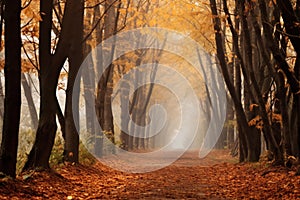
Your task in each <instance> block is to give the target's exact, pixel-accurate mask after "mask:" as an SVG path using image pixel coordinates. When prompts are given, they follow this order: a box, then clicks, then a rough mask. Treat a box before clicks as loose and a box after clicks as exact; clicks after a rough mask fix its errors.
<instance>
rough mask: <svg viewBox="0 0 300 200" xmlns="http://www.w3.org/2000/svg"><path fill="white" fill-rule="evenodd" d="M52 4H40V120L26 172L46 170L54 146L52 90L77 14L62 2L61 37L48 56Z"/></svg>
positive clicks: (54, 90) (45, 2)
mask: <svg viewBox="0 0 300 200" xmlns="http://www.w3.org/2000/svg"><path fill="white" fill-rule="evenodd" d="M52 3H53V2H52V0H47V1H46V0H45V1H41V2H40V7H41V9H40V10H41V12H42V13H44V14H43V15H42V21H41V22H40V39H39V41H40V48H39V50H40V53H39V60H40V95H41V97H40V98H41V99H40V103H41V105H40V118H39V125H38V130H37V133H36V138H35V142H34V144H33V147H32V149H31V151H30V153H29V156H28V160H27V162H26V163H25V166H24V168H23V170H28V169H30V168H49V158H50V155H51V150H52V147H53V145H54V139H55V134H56V130H57V124H56V114H57V113H58V111H59V109H58V103H57V98H56V88H57V83H58V78H59V74H60V71H61V68H62V67H63V65H64V63H65V61H66V59H67V56H68V54H69V53H70V47H71V46H72V45H71V42H72V37H70V36H72V34H71V33H70V30H74V29H73V28H72V26H74V23H73V16H74V15H76V14H75V13H76V12H78V10H75V9H73V7H72V6H74V4H75V5H76V3H74V2H73V0H68V1H67V2H66V6H65V10H64V17H63V21H62V28H61V34H60V37H59V41H58V43H57V47H56V49H55V53H54V54H53V55H51V52H50V51H51V27H52Z"/></svg>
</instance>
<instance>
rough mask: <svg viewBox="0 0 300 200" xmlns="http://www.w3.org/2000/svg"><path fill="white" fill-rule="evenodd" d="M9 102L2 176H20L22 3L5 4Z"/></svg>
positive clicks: (0, 166)
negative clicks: (18, 165)
mask: <svg viewBox="0 0 300 200" xmlns="http://www.w3.org/2000/svg"><path fill="white" fill-rule="evenodd" d="M4 6H5V9H4V21H5V25H4V26H5V33H4V34H5V36H4V37H5V67H4V72H5V102H4V119H3V129H2V142H1V149H0V172H2V173H4V174H5V175H9V176H11V177H15V176H16V162H17V149H18V135H19V124H20V109H21V30H20V29H21V28H20V25H21V24H20V13H21V1H19V0H16V1H9V0H7V1H4Z"/></svg>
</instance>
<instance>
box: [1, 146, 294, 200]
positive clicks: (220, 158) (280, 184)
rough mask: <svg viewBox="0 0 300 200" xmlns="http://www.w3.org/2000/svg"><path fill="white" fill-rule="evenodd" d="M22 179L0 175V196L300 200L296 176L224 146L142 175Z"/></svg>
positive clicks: (97, 170)
mask: <svg viewBox="0 0 300 200" xmlns="http://www.w3.org/2000/svg"><path fill="white" fill-rule="evenodd" d="M56 171H57V173H54V172H50V173H49V172H34V174H32V175H31V176H30V177H29V178H27V179H26V180H22V179H21V178H18V179H17V180H9V179H5V180H0V199H251V198H252V199H297V198H298V197H299V199H300V178H299V177H297V176H295V175H294V174H295V173H294V172H293V171H287V170H286V169H284V168H280V167H278V168H277V167H276V168H274V167H272V168H271V167H268V165H267V164H266V163H263V164H262V163H258V164H237V161H236V159H234V158H232V157H230V155H229V152H228V151H220V150H214V151H212V152H211V153H210V154H209V155H208V156H207V157H206V158H204V159H199V158H198V157H197V152H189V153H186V154H185V155H184V156H182V157H181V158H180V159H179V160H178V161H176V162H175V163H173V164H172V165H170V166H168V167H165V168H163V169H160V170H158V171H154V172H149V173H144V174H130V173H123V172H118V171H115V170H112V169H110V168H108V167H106V166H104V165H103V164H101V163H96V164H95V165H93V166H82V165H79V166H61V167H59V168H57V169H56Z"/></svg>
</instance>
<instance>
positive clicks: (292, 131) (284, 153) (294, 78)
mask: <svg viewBox="0 0 300 200" xmlns="http://www.w3.org/2000/svg"><path fill="white" fill-rule="evenodd" d="M229 5H230V6H229ZM299 6H300V5H299V2H297V3H295V5H294V6H293V5H292V2H291V1H284V2H283V1H276V2H275V1H272V2H269V1H268V2H267V1H265V0H259V1H226V0H222V1H219V2H218V3H217V2H216V1H215V0H210V7H211V11H212V15H213V22H214V29H215V41H216V47H217V57H218V60H219V63H220V66H221V70H222V73H223V76H224V79H225V82H226V85H227V88H228V91H229V93H230V96H231V98H232V101H233V103H234V107H235V112H236V116H237V122H238V131H239V146H240V152H239V153H240V161H257V160H258V159H259V156H260V148H261V144H262V142H263V141H261V140H260V135H261V134H262V135H263V138H264V141H265V143H266V146H267V149H268V150H269V151H270V152H271V154H272V155H273V156H274V159H275V163H277V164H282V163H283V161H284V159H286V158H287V157H288V156H291V155H292V156H296V157H298V156H299V153H300V151H299V138H300V137H299V107H298V106H299V93H300V92H299V91H300V87H299V86H300V84H299V81H300V76H299V55H300V51H299V47H300V46H299V45H300V43H299V42H300V39H299V37H298V35H299V34H298V33H299V31H300V29H299V26H298V25H297V24H298V23H299V18H298V17H299V16H298V12H297V9H298V8H299ZM281 18H282V19H283V23H282V21H281ZM225 41H230V42H231V43H232V46H231V47H230V45H228V42H227V43H226V42H225ZM241 80H243V84H242V85H241ZM241 92H242V93H241ZM241 94H242V96H241Z"/></svg>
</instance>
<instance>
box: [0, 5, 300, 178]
mask: <svg viewBox="0 0 300 200" xmlns="http://www.w3.org/2000/svg"><path fill="white" fill-rule="evenodd" d="M0 3H1V4H0V12H1V13H0V14H1V19H0V23H1V25H0V27H1V29H0V30H1V31H0V32H1V35H2V39H1V40H0V41H1V43H0V47H1V49H2V51H3V52H4V59H3V60H1V65H2V66H1V67H2V68H3V69H4V79H5V81H4V82H5V83H4V86H5V88H4V90H3V89H2V88H1V90H0V92H2V93H4V98H2V96H1V100H3V102H4V109H2V108H1V109H2V110H0V111H1V112H0V114H1V117H2V119H3V128H2V139H1V147H0V172H1V173H2V174H5V175H8V176H11V177H15V176H16V162H17V152H18V143H19V141H18V138H19V125H20V113H21V104H22V103H21V86H22V87H23V91H24V95H25V97H26V101H27V103H28V105H29V113H30V120H31V128H32V129H33V130H34V131H35V132H36V134H35V140H34V141H33V143H32V148H31V150H30V152H29V154H28V159H27V161H26V163H25V165H24V167H23V170H24V171H25V170H30V169H47V168H49V167H50V166H49V158H50V155H51V151H52V148H53V145H54V142H55V137H56V134H57V132H58V127H60V132H61V135H62V138H63V140H64V150H63V153H62V157H63V160H64V162H70V163H78V162H79V144H80V140H79V133H78V132H77V129H76V127H75V125H76V124H80V122H79V121H80V117H79V115H80V113H79V109H73V108H74V107H75V108H76V107H78V108H79V107H80V102H81V100H82V101H84V102H85V103H86V105H85V112H86V122H85V126H86V132H87V133H88V134H90V138H92V140H93V143H92V144H93V145H94V153H95V154H96V155H98V156H101V155H103V154H105V149H104V148H102V147H103V146H104V144H103V143H104V140H103V137H107V138H109V140H111V141H112V142H113V143H115V144H116V145H119V146H120V147H121V148H123V149H125V150H137V149H143V150H145V149H151V148H154V147H159V145H160V144H159V143H160V140H163V138H160V137H159V136H158V137H156V138H155V137H150V138H147V137H138V136H140V134H143V136H147V134H149V130H148V131H147V130H146V131H145V132H143V133H140V131H139V130H132V128H130V126H131V125H132V124H130V123H129V122H128V121H122V123H124V124H123V125H122V126H124V127H126V126H127V129H128V130H130V131H134V134H130V135H128V134H127V133H126V132H124V131H123V130H118V128H117V127H115V123H114V115H113V110H112V98H114V97H113V96H112V95H113V89H114V87H115V86H116V84H117V82H118V80H119V79H121V77H122V76H123V75H124V74H126V73H127V72H128V71H129V70H130V69H134V68H135V67H136V66H140V65H142V64H145V63H152V69H151V73H150V74H146V75H145V76H141V75H139V74H138V70H137V72H136V74H135V75H133V76H135V77H132V79H135V78H136V79H138V78H139V79H141V78H143V79H145V80H148V81H149V82H153V81H154V79H155V77H156V74H157V71H158V63H164V62H165V63H168V62H167V61H168V60H173V64H174V67H175V68H177V69H178V70H179V71H181V72H182V73H183V74H185V75H186V76H187V77H188V78H187V79H188V80H189V81H190V82H191V83H192V84H193V85H196V84H197V80H194V77H193V74H195V73H194V71H193V69H192V67H189V66H188V67H183V66H181V64H182V65H183V63H184V61H182V60H181V59H182V58H178V57H176V56H174V55H171V54H170V53H169V52H163V51H161V50H143V49H141V50H136V51H134V52H130V53H128V54H126V55H124V56H122V57H121V58H119V59H118V60H117V61H114V62H112V64H110V65H109V66H108V67H107V68H106V69H105V70H104V71H103V68H104V67H103V66H102V65H103V63H102V60H103V59H105V58H103V57H102V59H101V57H100V58H99V57H97V58H94V59H91V60H90V61H89V62H91V63H93V64H91V66H97V68H93V67H91V68H89V69H87V70H85V71H79V68H80V66H81V63H82V62H83V60H84V58H85V57H86V56H87V55H88V54H89V53H90V52H91V51H92V49H94V48H95V47H96V46H97V45H98V44H100V43H101V42H102V41H104V40H105V39H107V38H109V37H111V36H113V35H115V34H117V33H119V32H122V31H124V30H130V29H133V28H140V27H153V26H156V27H164V28H169V29H173V30H176V31H179V32H182V33H185V34H187V35H188V36H190V37H191V38H193V39H194V40H196V41H197V42H198V43H200V44H201V46H203V48H204V49H205V51H206V52H209V53H210V54H211V56H212V57H214V56H215V57H216V58H217V59H215V60H217V61H216V62H217V64H218V67H219V70H220V72H221V73H222V75H223V78H224V82H225V85H226V89H227V93H228V95H227V99H228V105H227V116H226V122H225V125H224V128H223V131H222V134H221V137H220V139H219V141H218V143H217V145H216V147H217V148H237V149H238V154H239V160H240V161H241V162H244V161H250V162H256V161H258V160H259V158H260V156H261V154H262V149H263V148H262V146H265V147H264V148H265V149H267V150H268V152H269V157H270V159H271V160H274V163H275V164H280V165H284V164H286V163H287V162H286V161H287V160H288V159H289V158H290V157H295V158H298V157H299V155H300V135H299V131H300V129H299V125H300V116H299V106H300V105H299V104H300V99H299V95H300V82H299V81H300V15H299V13H300V12H299V11H300V1H289V0H288V1H283V0H277V1H272V0H242V1H240V0H235V1H233V0H210V1H208V0H199V1H194V0H183V1H180V0H174V1H166V0H155V1H149V0H104V1H103V0H99V1H98V0H86V1H84V0H63V1H57V0H40V1H38V0H24V1H21V0H1V1H0ZM2 33H3V34H2ZM138 39H140V40H146V39H147V38H138ZM115 42H118V41H115ZM186 48H187V49H188V48H189V47H186ZM114 51H115V50H114V48H112V49H103V52H104V53H103V55H102V56H108V55H109V56H111V58H112V57H113V55H114V53H115V52H114ZM195 54H197V52H195ZM169 63H170V62H169ZM186 65H187V64H186ZM186 65H185V66H186ZM78 73H81V74H82V80H81V83H77V82H75V78H76V76H77V74H78ZM29 74H36V75H37V76H38V80H39V86H37V87H39V94H40V99H39V104H40V105H38V107H39V114H37V109H36V107H37V105H35V102H34V101H35V100H36V99H33V97H32V93H31V88H30V87H32V85H31V84H30V80H29ZM100 74H101V75H102V76H101V77H99V78H100V79H99V80H100V81H99V82H95V80H97V76H98V75H100ZM63 79H66V81H67V84H66V85H64V84H63V83H62V80H63ZM82 85H83V87H82V90H83V93H84V97H83V99H81V98H82V97H80V96H79V94H75V93H74V94H73V88H74V87H75V88H80V87H81V86H82ZM131 87H134V86H132V85H128V83H127V82H122V85H121V86H120V90H121V91H120V93H121V94H122V95H121V96H120V100H119V102H120V109H121V112H120V113H121V118H122V119H124V118H126V117H122V115H124V116H126V114H128V113H124V112H125V111H126V109H125V104H128V103H129V115H130V117H131V119H132V120H133V121H134V122H136V123H137V124H139V125H145V124H147V123H149V118H148V117H147V116H148V111H149V108H150V106H151V105H153V104H155V103H156V102H155V100H153V99H151V97H153V94H154V93H155V91H160V92H158V94H164V95H166V96H167V97H170V96H172V95H171V94H167V93H168V91H164V90H163V89H162V88H160V87H158V86H155V85H154V84H148V85H145V86H143V87H140V88H138V90H136V91H135V92H134V93H133V95H132V97H129V91H128V88H131ZM195 87H196V86H195ZM197 87H198V88H197V89H195V91H196V92H197V93H198V94H197V95H198V97H199V98H202V97H201V93H208V91H205V86H203V85H201V84H200V86H199V85H198V86H197ZM57 90H64V91H65V101H64V102H65V105H61V103H60V102H59V101H58V97H57ZM203 91H205V92H203ZM0 95H2V94H0ZM164 95H156V99H158V100H159V98H161V99H162V100H165V101H168V99H163V97H162V96H164ZM159 96H160V97H159ZM204 96H205V95H204ZM88 99H95V106H94V107H92V106H89V105H88ZM170 101H171V100H170ZM204 104H207V105H206V106H207V107H205V108H204V110H205V111H206V112H207V113H209V112H210V107H209V100H208V99H205V101H204ZM1 106H2V103H1ZM170 109H172V108H170ZM93 112H96V114H97V119H94V118H93V116H92V115H90V113H93ZM208 115H209V114H208ZM153 120H160V119H153ZM98 122H99V124H100V126H101V129H102V130H101V131H100V130H98V129H97V127H96V126H95V124H96V123H98ZM58 123H59V126H58ZM176 123H177V122H175V121H174V122H173V123H170V126H173V125H174V126H176ZM138 134H139V135H138Z"/></svg>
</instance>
